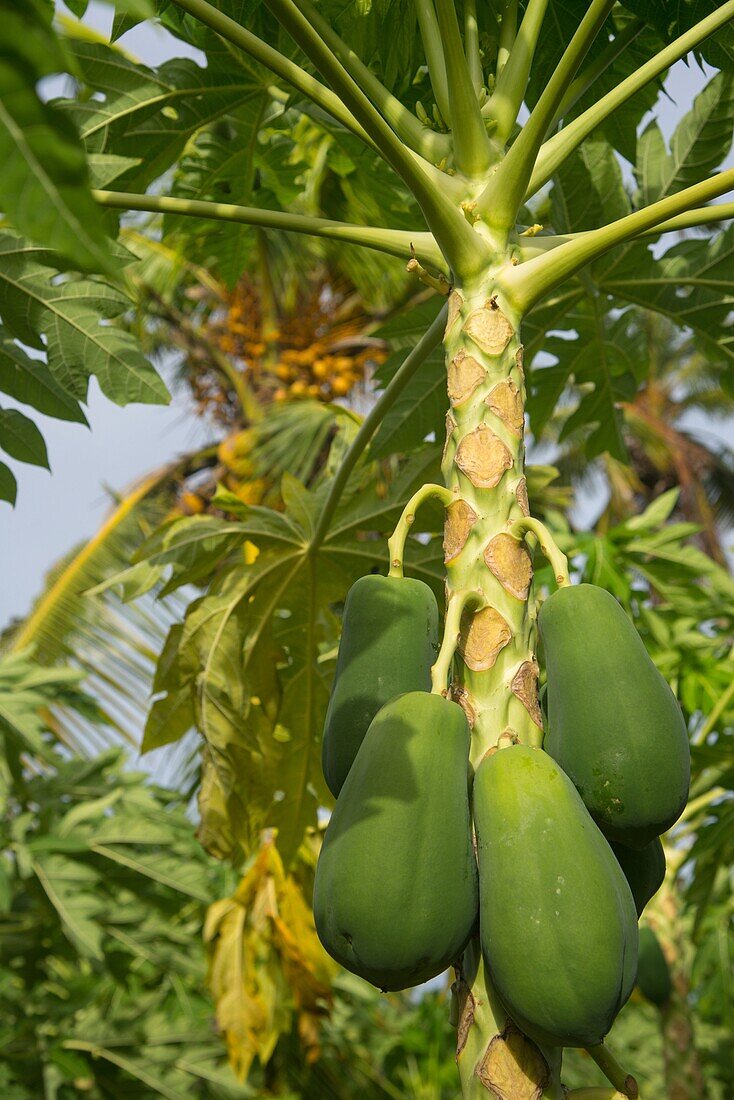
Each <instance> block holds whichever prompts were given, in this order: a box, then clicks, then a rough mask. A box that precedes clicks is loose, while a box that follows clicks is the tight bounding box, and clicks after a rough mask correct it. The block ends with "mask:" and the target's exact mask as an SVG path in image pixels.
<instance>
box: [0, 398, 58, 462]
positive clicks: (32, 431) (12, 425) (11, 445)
mask: <svg viewBox="0 0 734 1100" xmlns="http://www.w3.org/2000/svg"><path fill="white" fill-rule="evenodd" d="M0 447H1V448H2V449H3V450H4V451H5V452H6V454H9V455H10V456H11V458H17V459H18V461H19V462H29V463H31V465H33V466H44V467H45V468H46V469H47V470H48V469H49V465H48V454H47V453H46V444H45V443H44V441H43V436H42V435H41V433H40V432H39V430H38V428H37V427H36V425H35V424H34V423H33V421H32V420H29V419H28V417H27V416H23V413H21V412H18V410H17V409H2V408H0Z"/></svg>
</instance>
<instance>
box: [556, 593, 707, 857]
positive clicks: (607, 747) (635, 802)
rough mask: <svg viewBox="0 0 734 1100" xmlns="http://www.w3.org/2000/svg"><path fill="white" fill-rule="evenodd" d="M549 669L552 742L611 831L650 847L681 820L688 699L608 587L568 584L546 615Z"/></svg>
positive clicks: (685, 780) (633, 843) (687, 774)
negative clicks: (680, 697) (684, 701)
mask: <svg viewBox="0 0 734 1100" xmlns="http://www.w3.org/2000/svg"><path fill="white" fill-rule="evenodd" d="M538 624H539V627H540V633H541V637H542V639H543V645H544V649H545V659H546V674H547V678H548V698H547V704H548V728H547V733H546V736H545V740H544V742H543V748H544V749H545V750H546V752H548V753H550V755H551V756H552V757H553V758H554V759H555V760H557V761H558V763H559V764H560V765H561V767H562V768H563V770H564V771H565V772H566V774H567V775H569V776H570V777H571V779H572V780H573V782H574V783H575V784H576V787H577V788H578V790H579V793H580V794H581V797H582V798H583V800H584V802H585V803H586V805H587V807H588V809H589V811H590V812H591V815H592V817H593V818H594V820H595V821H596V822H597V824H598V825H599V827H600V828H601V830H602V832H603V833H604V834H605V836H607V837H608V838H609V839H610V840H616V841H619V843H621V844H626V845H627V846H628V847H630V848H644V846H645V845H646V844H649V843H650V841H651V840H654V838H655V837H656V836H660V834H661V833H663V832H665V830H666V829H669V828H670V826H671V825H672V824H673V823H674V822H675V821H677V819H678V817H679V816H680V813H681V811H682V809H683V807H684V806H685V804H686V799H687V797H688V785H689V782H690V752H689V747H688V735H687V732H686V725H685V722H684V720H683V715H682V713H681V709H680V707H679V706H678V702H677V700H676V698H675V696H674V695H673V693H672V691H671V690H670V688H669V687H668V684H667V683H666V681H665V679H664V678H663V677H662V676H661V675H660V673H659V672H658V670H657V669H656V667H655V665H654V664H653V662H652V660H651V659H650V657H649V656H648V653H647V650H646V649H645V646H644V643H643V641H642V639H641V638H640V636H639V634H638V633H637V631H636V630H635V628H634V626H633V625H632V623H631V622H630V620H629V618H628V617H627V615H626V614H625V613H624V611H623V610H622V608H621V607H620V605H619V604H618V603H617V601H616V600H615V599H614V597H613V596H611V595H610V594H609V593H608V592H606V591H605V590H604V589H603V588H597V586H596V585H593V584H578V585H572V586H570V587H566V588H560V589H558V591H557V592H554V593H553V595H552V596H550V597H549V598H548V599H547V600H546V601H545V603H544V604H543V606H542V607H541V609H540V615H539V617H538Z"/></svg>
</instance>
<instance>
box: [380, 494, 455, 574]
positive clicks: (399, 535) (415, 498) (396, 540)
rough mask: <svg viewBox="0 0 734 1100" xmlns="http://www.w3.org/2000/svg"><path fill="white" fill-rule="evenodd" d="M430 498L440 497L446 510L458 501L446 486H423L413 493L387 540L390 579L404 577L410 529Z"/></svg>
mask: <svg viewBox="0 0 734 1100" xmlns="http://www.w3.org/2000/svg"><path fill="white" fill-rule="evenodd" d="M430 497H438V499H439V500H440V501H441V503H442V504H443V506H444V508H448V506H449V504H451V503H453V501H454V500H456V495H455V494H454V493H452V492H451V490H450V489H447V488H446V486H445V485H431V484H428V485H421V487H420V489H418V490H417V492H415V493H413V495H412V497H411V498H410V500H409V501H408V503H407V504H406V505H405V508H403V514H402V515H401V517H400V519H399V520H398V523H397V526H396V527H395V530H394V531H393V533H392V535H391V536H390V538H389V539H388V540H387V547H388V551H389V554H390V572H389V573H388V576H389V577H402V575H403V557H404V555H405V540H406V538H407V537H408V532H409V531H410V528H411V527H412V526H413V523H414V522H415V514H416V512H417V511H418V509H419V508H420V506H421V504H422V503H423V501H425V500H428V499H429V498H430Z"/></svg>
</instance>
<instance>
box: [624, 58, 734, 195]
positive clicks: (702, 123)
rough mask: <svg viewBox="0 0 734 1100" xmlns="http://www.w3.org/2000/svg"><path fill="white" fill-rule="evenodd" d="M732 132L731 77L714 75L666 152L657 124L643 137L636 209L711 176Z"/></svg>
mask: <svg viewBox="0 0 734 1100" xmlns="http://www.w3.org/2000/svg"><path fill="white" fill-rule="evenodd" d="M733 133H734V77H733V76H731V75H729V74H726V73H717V74H716V76H715V77H714V78H713V80H711V81H710V82H709V83H708V84H707V85H706V87H705V88H704V89H703V91H702V92H700V93H699V95H697V96H696V98H695V100H694V102H693V107H692V109H691V110H690V111H689V112H688V113H687V114H685V115H684V116H683V118H682V119H681V120H680V122H679V123H678V125H677V127H676V129H675V132H674V133H673V137H672V138H671V142H670V153H668V152H666V149H665V142H664V140H663V136H662V134H661V132H660V128H659V126H658V124H657V121H656V120H654V119H653V121H652V122H650V123H649V125H648V126H647V127H646V128H645V130H644V132H643V133H642V135H641V137H640V139H639V142H638V148H637V167H636V175H637V181H638V184H639V187H640V205H641V206H647V205H649V204H650V203H653V202H656V201H657V200H658V199H662V198H664V197H665V196H666V195H673V194H675V193H676V192H677V191H682V190H683V188H684V187H689V186H691V185H692V184H694V183H697V182H698V181H699V180H702V179H706V178H707V177H708V176H710V175H711V173H712V172H713V171H714V170H715V169H716V168H718V167H719V165H720V164H721V162H722V161H723V160H724V158H725V157H726V155H727V153H728V152H729V150H730V148H731V143H732V134H733Z"/></svg>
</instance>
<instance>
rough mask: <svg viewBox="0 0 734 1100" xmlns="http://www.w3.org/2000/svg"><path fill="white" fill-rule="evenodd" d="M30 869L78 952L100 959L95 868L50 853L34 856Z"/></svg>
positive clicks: (102, 905) (99, 900)
mask: <svg viewBox="0 0 734 1100" xmlns="http://www.w3.org/2000/svg"><path fill="white" fill-rule="evenodd" d="M33 870H34V871H35V873H36V876H37V877H38V881H39V882H40V884H41V886H42V887H43V889H44V891H45V893H46V895H47V897H48V900H49V901H50V902H51V904H52V905H53V907H54V909H55V910H56V912H57V913H58V915H59V917H60V919H61V921H62V923H63V926H64V931H65V933H66V935H67V936H68V937H69V939H70V941H71V942H72V943H73V944H74V946H75V947H76V949H77V950H78V952H79V954H80V955H82V956H84V957H86V958H92V959H98V960H101V959H102V957H103V954H102V927H101V925H100V924H99V922H98V920H97V919H96V918H97V917H99V916H100V915H101V914H102V912H103V911H104V908H105V903H104V901H103V900H102V898H101V896H100V894H99V892H98V890H97V889H96V888H97V886H98V885H99V882H100V877H99V875H98V874H97V872H96V871H94V870H93V869H92V868H91V867H88V866H86V864H84V863H82V862H81V861H80V860H76V859H70V858H69V857H67V856H64V855H60V854H53V853H52V854H49V855H46V856H38V857H37V858H36V859H34V860H33Z"/></svg>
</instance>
